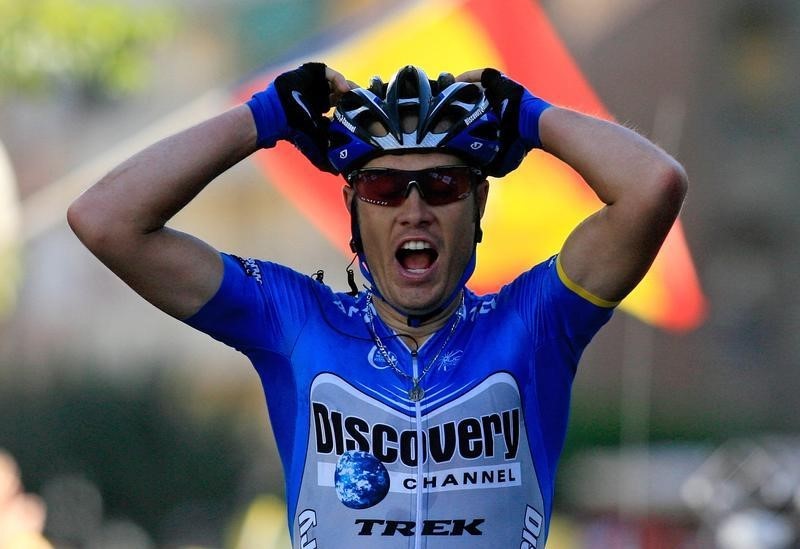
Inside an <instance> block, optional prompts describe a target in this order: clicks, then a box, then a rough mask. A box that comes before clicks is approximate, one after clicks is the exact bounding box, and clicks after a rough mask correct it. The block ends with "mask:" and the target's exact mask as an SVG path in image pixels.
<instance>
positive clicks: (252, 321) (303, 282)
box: [184, 254, 311, 354]
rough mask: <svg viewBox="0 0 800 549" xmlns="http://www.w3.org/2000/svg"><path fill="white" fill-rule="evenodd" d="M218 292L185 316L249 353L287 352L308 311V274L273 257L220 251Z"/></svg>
mask: <svg viewBox="0 0 800 549" xmlns="http://www.w3.org/2000/svg"><path fill="white" fill-rule="evenodd" d="M221 256H222V261H223V265H224V273H223V277H222V282H221V284H220V287H219V289H218V290H217V292H216V294H214V296H213V297H212V298H211V299H210V300H209V301H208V303H206V304H205V305H204V306H203V307H202V308H201V309H200V310H199V311H198V312H197V313H195V314H194V315H192V316H191V317H189V318H187V319H186V320H185V321H184V322H185V323H186V324H188V325H189V326H191V327H193V328H195V329H197V330H200V331H201V332H204V333H206V334H208V335H210V336H211V337H213V338H214V339H217V340H219V341H221V342H223V343H225V344H226V345H229V346H231V347H234V348H236V349H238V350H239V351H242V352H243V353H245V354H247V353H248V351H250V350H254V349H267V350H270V351H274V352H278V353H281V354H288V353H289V351H290V349H291V345H292V344H293V342H294V338H295V337H296V334H297V332H298V330H299V326H301V325H302V323H303V322H304V319H305V317H306V315H307V305H308V300H307V297H308V292H307V291H304V290H307V287H308V282H309V281H310V280H311V279H310V278H308V277H306V276H305V275H302V274H300V273H297V272H295V271H293V270H291V269H289V268H287V267H283V266H280V265H277V264H274V263H270V262H263V261H256V260H254V259H243V258H240V257H237V256H234V255H229V254H221Z"/></svg>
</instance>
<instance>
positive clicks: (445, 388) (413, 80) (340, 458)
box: [68, 63, 687, 548]
mask: <svg viewBox="0 0 800 549" xmlns="http://www.w3.org/2000/svg"><path fill="white" fill-rule="evenodd" d="M333 105H336V110H335V112H334V116H333V117H332V118H329V117H327V116H326V113H327V111H328V110H329V108H330V107H331V106H333ZM279 139H287V140H291V141H292V142H293V143H294V144H295V145H296V146H297V147H298V148H299V149H300V150H301V151H302V152H303V153H304V154H305V155H306V156H307V157H308V158H309V160H310V161H311V162H313V163H314V164H315V165H316V166H317V167H318V168H320V169H322V170H326V171H330V172H333V173H340V174H342V175H343V176H344V178H345V182H346V183H345V185H344V187H343V198H344V203H345V207H347V208H348V210H349V212H350V216H351V220H352V223H351V228H352V241H351V246H352V248H353V250H354V252H355V253H356V254H357V255H358V260H359V264H360V267H361V270H362V272H363V273H364V275H365V278H366V279H367V281H368V283H369V287H368V288H367V289H365V290H364V291H361V292H357V291H354V292H351V293H350V294H347V293H339V292H334V291H332V290H331V289H330V288H328V287H327V286H325V285H323V284H320V283H318V282H317V281H315V280H314V279H313V278H311V277H308V276H305V275H303V274H300V273H297V272H295V271H293V270H291V269H289V268H287V267H285V266H281V265H277V264H274V263H271V262H267V261H258V260H254V259H244V258H239V257H237V256H234V255H228V254H220V253H219V252H217V251H216V250H214V249H213V248H212V247H210V246H209V245H208V244H205V243H203V242H201V241H199V240H197V239H196V238H193V237H191V236H189V235H186V234H182V233H179V232H177V231H175V230H173V229H170V228H168V227H166V222H167V221H168V220H169V219H170V218H171V217H172V216H173V215H174V214H175V213H176V212H177V211H179V210H180V209H181V208H183V207H184V206H185V205H186V204H188V203H189V202H190V201H191V200H192V199H193V198H194V197H195V196H196V195H197V194H198V193H199V192H200V191H201V190H202V189H203V188H204V187H205V186H206V185H207V184H208V183H209V182H210V181H211V180H212V179H214V178H215V177H216V176H217V175H219V174H220V173H222V172H223V171H225V170H226V169H228V168H229V167H231V166H232V165H234V164H236V163H237V162H239V161H241V160H242V159H244V158H246V157H247V156H249V155H250V154H252V153H253V152H255V151H256V150H258V149H260V148H269V147H272V146H273V145H274V144H275V143H276V141H277V140H279ZM533 148H541V149H543V150H544V151H546V152H547V153H549V154H551V155H554V156H555V157H557V158H559V159H560V160H562V161H564V162H566V163H567V164H568V165H570V166H571V167H573V168H574V169H575V170H577V172H578V173H580V174H581V175H582V176H583V178H584V179H585V180H586V182H587V184H588V185H589V186H590V187H591V189H592V190H593V191H594V192H595V193H596V194H597V196H598V197H599V198H600V199H601V200H602V202H603V203H604V204H605V206H604V207H602V209H600V210H599V211H598V212H597V213H595V214H593V215H591V216H590V217H589V218H588V219H586V220H585V221H583V222H582V223H581V224H580V225H579V226H578V227H576V228H575V229H574V231H573V232H572V233H571V234H570V235H569V237H568V238H567V240H566V242H565V243H564V245H563V247H562V249H561V250H560V251H558V254H557V255H554V256H553V257H552V258H550V259H549V260H547V261H544V262H542V263H541V264H539V265H535V266H532V268H531V270H529V271H527V272H525V273H522V274H521V275H520V276H519V277H518V278H517V279H515V280H514V281H513V282H511V283H510V284H509V285H507V286H505V287H504V288H503V289H502V290H500V291H499V292H498V293H496V294H491V295H484V296H478V295H475V294H474V293H473V292H471V291H470V290H468V289H466V288H465V284H466V282H467V280H468V279H469V277H470V275H471V273H472V270H473V268H474V266H475V250H476V245H477V244H478V242H479V241H480V239H481V228H480V220H481V217H482V215H483V212H484V209H485V207H486V203H487V198H488V193H489V182H488V180H487V176H493V177H500V176H503V175H505V174H506V173H508V172H510V171H511V170H513V169H515V168H516V167H517V166H518V165H519V163H520V162H521V161H522V159H523V157H524V156H525V154H526V153H527V152H528V151H529V150H531V149H533ZM499 184H502V183H499ZM686 185H687V182H686V176H685V173H684V171H683V169H682V168H681V166H680V165H679V164H678V163H677V162H676V161H675V160H673V159H672V158H671V157H669V156H668V155H667V154H666V153H664V152H663V151H662V150H661V149H659V148H658V147H656V146H655V145H653V144H652V143H650V142H648V141H647V140H646V139H644V138H642V137H641V136H639V135H637V134H636V133H635V132H633V131H631V130H629V129H626V128H624V127H622V126H619V125H616V124H614V123H611V122H607V121H603V120H599V119H596V118H593V117H590V116H587V115H584V114H581V113H577V112H573V111H570V110H567V109H563V108H559V107H556V106H552V105H550V104H549V103H547V102H545V101H543V100H542V99H540V98H537V97H535V96H534V95H532V94H531V93H530V92H529V91H527V90H525V89H524V88H523V87H522V86H520V85H519V84H517V83H516V82H514V81H513V80H511V79H509V78H507V77H506V76H504V75H502V74H501V73H499V72H498V71H496V70H494V69H485V70H477V71H471V72H468V73H465V74H463V75H461V76H459V77H458V78H453V77H452V76H450V75H442V76H440V77H439V79H438V80H436V81H432V80H429V79H428V77H427V76H426V75H425V73H424V72H423V71H422V70H420V69H418V68H416V67H413V66H408V67H405V68H403V69H401V70H400V71H399V72H398V73H397V74H396V75H395V76H394V78H392V79H391V81H390V82H389V83H388V84H384V83H383V82H381V81H380V80H379V79H373V81H372V82H371V83H370V85H369V86H368V87H367V88H359V87H356V86H355V85H353V84H351V83H349V82H348V81H347V80H346V79H345V77H344V76H343V75H342V74H341V73H338V72H336V71H334V70H332V69H331V68H329V67H326V66H325V65H323V64H321V63H307V64H305V65H303V66H301V67H300V68H298V69H296V70H294V71H289V72H287V73H284V74H282V75H281V76H279V77H278V78H277V79H276V80H275V82H274V83H273V84H271V85H270V86H269V87H268V88H267V89H266V90H264V91H262V92H259V93H257V94H255V95H254V96H253V98H252V99H251V100H250V101H248V102H247V103H246V104H244V105H240V106H238V107H235V108H233V109H231V110H229V111H228V112H225V113H223V114H221V115H219V116H217V117H215V118H212V119H210V120H208V121H206V122H203V123H201V124H199V125H198V126H195V127H193V128H191V129H188V130H186V131H184V132H181V133H179V134H177V135H175V136H172V137H170V138H167V139H165V140H163V141H161V142H159V143H156V144H155V145H152V146H151V147H149V148H147V149H145V150H144V151H142V152H140V153H138V154H137V155H135V156H133V157H132V158H131V159H129V160H127V161H126V162H124V163H123V164H121V165H120V166H119V167H117V168H116V169H114V170H113V171H112V172H111V173H109V174H108V175H107V176H106V177H104V178H103V179H102V180H101V181H100V182H99V183H97V184H96V185H95V186H93V187H92V188H91V189H89V190H88V191H87V192H86V193H84V194H83V195H82V196H81V197H80V198H78V199H77V200H76V201H75V202H74V203H73V205H72V206H71V207H70V209H69V213H68V218H69V222H70V224H71V226H72V227H73V229H74V230H75V232H76V234H77V235H78V236H79V238H80V239H81V240H82V241H83V242H84V243H85V244H86V245H87V246H88V247H89V249H90V250H91V251H92V252H93V253H95V255H97V256H98V257H99V258H100V260H101V261H103V262H104V263H105V264H106V265H107V266H108V267H109V268H111V269H112V270H113V271H114V272H115V273H116V274H117V275H118V276H120V277H121V278H122V279H123V280H124V281H125V282H126V283H127V284H129V285H130V286H131V287H132V288H133V289H134V290H135V291H137V292H138V293H139V294H141V295H142V296H143V297H144V298H145V299H147V300H148V301H150V302H151V303H153V304H154V305H156V306H157V307H159V308H161V309H162V310H163V311H165V312H167V313H169V314H171V315H173V316H175V317H177V318H179V319H182V320H184V321H185V322H186V323H187V324H189V325H190V326H193V327H195V328H197V329H199V330H203V331H205V332H206V333H208V334H210V335H212V336H213V337H215V338H217V339H219V340H221V341H223V342H224V343H226V344H228V345H230V346H232V347H235V348H236V349H238V350H240V351H241V352H243V353H244V354H246V355H247V356H248V357H249V358H250V360H251V361H252V363H253V365H254V366H255V368H256V370H257V371H258V373H259V375H260V378H261V381H262V384H263V388H264V392H265V396H266V400H267V405H268V409H269V414H270V421H271V423H272V426H273V431H274V433H275V438H276V442H277V445H278V449H279V453H280V456H281V460H282V464H283V468H284V473H285V477H286V496H287V507H288V518H289V527H290V530H291V532H292V540H293V544H294V546H295V547H304V548H311V547H320V548H325V547H348V548H349V547H415V548H422V547H429V548H440V547H456V546H458V547H463V546H465V545H466V546H470V547H522V548H526V547H542V546H544V543H545V540H546V537H547V525H548V521H549V517H550V513H551V506H552V497H553V484H554V474H555V469H556V464H557V461H558V457H559V454H560V451H561V447H562V444H563V440H564V433H565V429H566V420H567V413H568V408H569V390H570V385H571V383H572V380H573V377H574V374H575V370H576V367H577V363H578V360H579V358H580V355H581V353H582V351H583V349H584V348H585V346H586V345H587V344H588V343H589V341H590V340H591V338H592V337H593V336H594V334H595V333H596V332H597V330H599V329H600V327H601V326H602V325H603V324H604V323H605V322H607V320H608V319H609V318H610V316H611V314H612V311H613V309H614V306H615V305H616V304H617V303H618V302H619V301H620V300H621V299H622V298H623V297H624V296H625V295H626V294H627V293H628V292H629V291H630V290H631V289H632V288H633V287H634V286H635V285H636V284H637V283H638V281H639V280H640V279H641V278H642V276H644V274H645V272H646V271H647V269H648V268H649V266H650V264H651V262H652V261H653V259H654V257H655V255H656V253H657V251H658V249H659V247H660V246H661V244H662V242H663V240H664V238H665V237H666V235H667V233H668V231H669V229H670V227H671V226H672V224H673V222H674V220H675V218H676V216H677V214H678V211H679V209H680V206H681V203H682V201H683V197H684V194H685V191H686ZM520 237H521V238H523V237H524V238H531V237H535V235H520Z"/></svg>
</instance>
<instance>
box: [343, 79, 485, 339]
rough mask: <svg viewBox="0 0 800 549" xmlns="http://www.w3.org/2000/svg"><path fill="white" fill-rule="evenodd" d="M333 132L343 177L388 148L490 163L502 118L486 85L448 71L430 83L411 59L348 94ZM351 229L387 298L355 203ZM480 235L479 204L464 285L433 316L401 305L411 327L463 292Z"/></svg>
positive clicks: (477, 163)
mask: <svg viewBox="0 0 800 549" xmlns="http://www.w3.org/2000/svg"><path fill="white" fill-rule="evenodd" d="M328 132H329V147H328V159H329V161H330V162H331V164H332V165H333V166H334V167H335V168H336V170H337V171H339V172H341V173H342V175H344V176H345V178H347V176H348V175H349V174H350V173H351V172H352V171H353V170H356V169H358V168H360V167H361V166H363V165H364V164H366V163H367V162H368V161H369V160H371V159H372V158H375V157H377V156H380V155H384V154H402V153H406V152H445V153H449V154H453V155H455V156H458V157H459V158H461V159H462V160H463V161H464V162H465V163H466V164H468V165H470V166H473V167H476V168H479V169H480V168H485V167H486V166H488V165H489V164H490V163H491V162H492V160H494V158H495V157H496V155H497V153H498V151H499V150H500V121H499V119H498V118H497V116H496V114H495V113H494V111H492V109H491V106H490V105H489V101H488V100H487V99H486V97H485V96H484V93H483V89H482V88H481V87H480V86H478V85H476V84H472V83H467V82H456V81H455V79H454V78H453V76H452V75H451V74H446V73H443V74H442V75H440V76H439V78H438V80H435V81H432V80H429V79H428V77H427V75H426V74H425V72H423V71H422V70H421V69H419V68H417V67H414V66H411V65H409V66H406V67H403V68H402V69H400V71H399V72H398V73H397V74H396V75H395V76H394V78H393V79H392V80H391V81H390V82H389V83H388V84H384V83H383V82H381V80H380V79H379V78H377V77H374V78H373V79H372V81H371V82H370V86H369V88H367V89H365V88H355V89H353V90H350V91H349V92H347V93H346V94H344V95H343V96H342V98H341V99H340V100H339V103H338V104H337V106H336V111H335V112H334V117H333V120H332V121H331V124H330V127H329V130H328ZM487 175H490V174H487ZM351 230H352V237H353V239H352V241H351V247H352V248H353V251H354V252H356V253H358V257H359V266H360V268H361V272H362V273H363V274H364V277H365V278H366V279H367V280H368V281H369V282H370V284H371V285H372V291H373V292H375V293H376V294H377V295H378V296H379V297H381V292H380V289H379V288H378V286H377V284H376V283H375V281H374V280H373V278H372V276H371V273H370V270H369V266H368V265H367V261H366V257H365V256H364V249H363V246H362V244H361V235H360V230H359V226H358V216H357V208H356V205H355V204H353V207H352V208H351ZM480 240H481V229H480V215H479V214H478V212H477V208H476V220H475V237H474V243H473V253H472V257H471V258H470V260H469V263H468V264H467V266H466V268H465V270H464V273H463V274H462V276H461V278H460V280H459V282H458V284H457V285H456V287H455V288H454V289H453V291H452V292H451V294H450V295H449V296H448V297H447V298H446V299H445V300H444V302H443V303H442V304H441V305H440V306H439V307H437V308H436V310H434V311H431V312H430V313H428V314H425V315H421V316H420V315H412V314H409V313H408V312H407V311H403V310H400V309H398V311H399V312H400V313H402V314H403V315H405V316H406V317H407V321H408V324H409V325H410V326H414V325H419V324H421V323H422V322H424V321H425V320H427V319H429V318H433V317H434V316H435V315H437V314H438V313H439V312H440V311H442V310H444V309H445V308H446V307H447V306H448V305H450V303H452V301H453V299H455V297H456V296H457V295H459V293H460V292H461V290H462V289H463V288H464V286H465V285H466V283H467V280H469V278H470V276H472V272H473V271H474V269H475V249H474V246H475V245H477V243H478V242H480ZM390 305H391V304H390ZM392 306H394V305H392Z"/></svg>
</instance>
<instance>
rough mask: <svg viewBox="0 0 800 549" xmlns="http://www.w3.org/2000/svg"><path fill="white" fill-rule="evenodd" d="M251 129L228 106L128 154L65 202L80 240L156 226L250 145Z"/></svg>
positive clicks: (242, 112) (247, 116) (243, 109)
mask: <svg viewBox="0 0 800 549" xmlns="http://www.w3.org/2000/svg"><path fill="white" fill-rule="evenodd" d="M256 148H257V147H256V130H255V126H254V124H253V118H252V115H251V113H250V110H249V109H248V108H247V106H245V105H241V106H238V107H236V108H233V109H231V110H229V111H227V112H225V113H223V114H221V115H219V116H216V117H214V118H212V119H210V120H207V121H205V122H202V123H200V124H198V125H197V126H194V127H192V128H189V129H187V130H185V131H183V132H180V133H178V134H176V135H173V136H171V137H168V138H166V139H163V140H162V141H159V142H158V143H156V144H154V145H152V146H150V147H148V148H147V149H144V150H143V151H141V152H139V153H138V154H136V155H134V156H133V157H131V158H129V159H128V160H126V161H125V162H123V163H122V164H120V165H119V166H117V167H116V168H115V169H113V170H112V171H111V172H110V173H109V174H108V175H106V176H105V177H104V178H103V179H102V180H100V181H99V182H98V183H97V184H95V185H94V186H93V187H91V188H90V189H89V190H88V191H86V192H85V193H84V194H83V195H82V196H81V197H79V198H78V199H77V200H76V201H75V202H74V203H73V205H72V206H71V207H70V211H69V219H70V224H71V225H72V226H73V228H74V229H75V230H76V232H77V233H78V235H79V236H81V238H82V239H86V238H91V236H92V235H94V234H97V233H101V234H105V233H109V232H114V233H118V234H121V235H125V234H127V235H131V236H136V235H146V234H148V233H151V232H153V231H156V230H158V229H160V228H161V227H163V226H164V224H165V223H166V222H167V221H168V220H169V219H170V218H171V217H172V216H173V215H175V214H176V213H177V212H178V211H179V210H181V209H182V208H183V207H184V206H185V205H186V204H188V203H189V202H190V201H191V200H192V199H193V198H194V197H195V196H196V195H197V194H198V193H199V192H200V191H202V190H203V188H204V187H205V186H206V185H207V184H208V183H209V182H210V181H212V180H213V179H214V178H215V177H217V176H218V175H219V174H221V173H222V172H224V171H225V170H227V169H228V168H230V167H231V166H233V165H234V164H236V163H237V162H239V161H241V160H242V159H244V158H245V157H247V156H248V155H250V154H251V153H253V152H254V151H255V150H256Z"/></svg>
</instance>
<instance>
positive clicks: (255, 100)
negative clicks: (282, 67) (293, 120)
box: [247, 83, 289, 149]
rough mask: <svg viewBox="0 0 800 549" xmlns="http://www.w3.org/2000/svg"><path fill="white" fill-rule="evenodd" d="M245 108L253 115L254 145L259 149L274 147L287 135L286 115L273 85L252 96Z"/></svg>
mask: <svg viewBox="0 0 800 549" xmlns="http://www.w3.org/2000/svg"><path fill="white" fill-rule="evenodd" d="M247 106H248V107H250V111H251V112H252V113H253V120H254V121H255V124H256V131H257V132H258V138H257V141H256V143H257V145H258V146H259V147H260V148H262V149H268V148H271V147H274V146H275V143H277V141H278V140H279V139H285V138H286V137H287V136H288V135H289V124H288V122H287V120H286V113H285V112H284V110H283V106H282V105H281V101H280V98H279V97H278V92H277V90H276V89H275V84H274V83H273V84H270V85H269V87H268V88H267V89H266V90H264V91H260V92H258V93H256V94H254V95H253V97H252V98H251V99H250V100H249V101H248V102H247Z"/></svg>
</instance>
